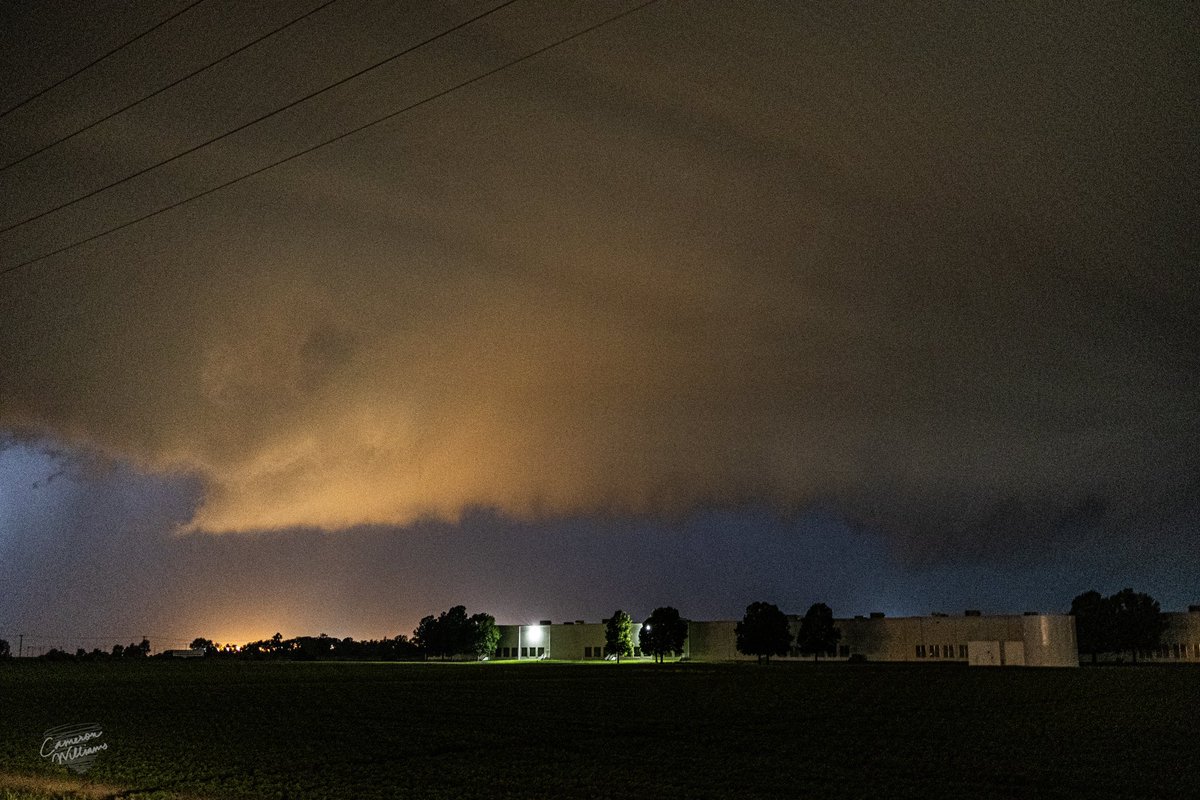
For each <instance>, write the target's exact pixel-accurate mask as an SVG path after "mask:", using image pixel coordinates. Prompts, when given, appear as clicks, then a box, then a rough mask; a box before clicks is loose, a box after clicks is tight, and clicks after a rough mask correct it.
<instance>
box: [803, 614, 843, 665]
mask: <svg viewBox="0 0 1200 800" xmlns="http://www.w3.org/2000/svg"><path fill="white" fill-rule="evenodd" d="M841 639H842V632H841V631H840V630H838V629H837V628H836V627H834V625H833V611H831V610H830V608H829V606H827V605H825V604H824V603H813V605H812V606H811V607H810V608H809V609H808V612H807V613H806V614H805V615H804V619H803V620H801V621H800V632H799V634H797V636H796V645H797V646H798V647H799V648H800V652H801V653H803V654H804V655H809V654H812V657H813V661H816V660H817V659H818V658H820V657H821V653H827V652H829V651H830V650H833V649H834V648H836V647H837V643H838V642H840V641H841Z"/></svg>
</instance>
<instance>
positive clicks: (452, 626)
mask: <svg viewBox="0 0 1200 800" xmlns="http://www.w3.org/2000/svg"><path fill="white" fill-rule="evenodd" d="M438 628H439V629H440V631H441V637H442V657H443V658H445V657H446V656H460V655H465V654H467V653H471V652H473V651H474V650H475V635H474V631H472V630H471V620H470V618H469V617H468V616H467V609H466V607H465V606H454V608H451V609H450V610H449V611H443V612H442V613H441V614H438Z"/></svg>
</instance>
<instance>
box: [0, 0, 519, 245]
mask: <svg viewBox="0 0 1200 800" xmlns="http://www.w3.org/2000/svg"><path fill="white" fill-rule="evenodd" d="M515 2H517V0H504V2H503V3H501V4H500V5H498V6H495V7H494V8H491V9H489V10H487V11H485V12H483V13H482V14H478V15H476V16H474V17H471V18H470V19H468V20H466V21H465V22H460V23H459V24H457V25H455V26H454V27H452V28H449V29H447V30H444V31H442V32H441V33H438V34H435V35H433V36H430V37H429V38H428V39H425V40H424V41H422V42H419V43H417V44H414V45H412V46H411V47H406V48H405V49H404V50H401V51H400V52H399V53H394V54H393V55H390V56H388V57H387V58H385V59H383V60H382V61H377V62H375V63H374V64H372V65H371V66H369V67H364V68H363V69H360V70H359V71H358V72H355V73H354V74H353V75H347V76H346V77H344V78H341V79H339V80H336V81H334V82H333V83H331V84H329V85H328V86H325V87H324V88H321V89H317V90H316V91H315V92H310V93H309V94H306V95H304V96H303V97H300V98H297V99H295V100H292V101H291V102H290V103H287V104H286V105H282V106H280V107H279V108H277V109H275V110H274V111H268V112H267V113H266V114H263V115H262V116H259V117H256V118H255V119H252V120H250V121H249V122H243V123H242V124H241V125H238V126H237V127H236V128H231V129H230V130H227V131H225V132H224V133H222V134H219V135H217V136H214V137H212V138H211V139H208V140H207V141H203V142H200V143H199V144H196V145H192V146H191V147H189V148H187V149H186V150H181V151H180V152H178V153H176V154H175V155H173V156H170V157H168V158H165V159H163V160H162V161H159V162H157V163H154V164H151V165H150V166H148V167H143V168H142V169H139V170H138V171H137V172H134V173H131V174H129V175H126V176H125V177H124V178H120V179H119V180H115V181H113V182H112V183H109V184H106V185H104V186H101V187H100V188H98V189H93V190H92V191H90V192H87V193H86V194H82V195H80V196H79V197H76V198H75V199H74V200H68V201H67V202H65V203H59V204H58V205H56V206H54V207H53V208H48V209H46V210H45V211H40V212H38V213H37V214H34V215H33V216H31V217H26V218H25V219H23V220H21V221H19V222H13V223H11V224H9V225H6V226H4V227H3V228H0V233H8V232H9V231H11V230H13V229H15V228H19V227H21V226H22V225H27V224H29V223H30V222H34V221H35V220H39V219H41V218H42V217H47V216H49V215H51V214H53V213H55V212H57V211H62V210H63V209H64V208H69V207H70V206H73V205H75V204H76V203H81V202H83V201H84V200H87V199H88V198H89V197H95V196H96V195H98V194H100V193H101V192H106V191H108V190H109V189H113V188H115V187H117V186H120V185H121V184H123V183H128V182H129V181H131V180H133V179H134V178H138V177H141V176H142V175H145V174H146V173H147V172H152V171H154V170H156V169H158V168H159V167H163V166H166V165H167V164H170V163H171V162H173V161H178V160H179V159H181V158H183V157H184V156H187V155H191V154H192V153H194V152H196V151H197V150H201V149H203V148H205V147H208V146H209V145H210V144H215V143H216V142H219V141H221V140H222V139H225V138H227V137H229V136H232V135H233V134H235V133H238V132H240V131H244V130H245V129H246V128H249V127H251V126H253V125H257V124H258V123H260V122H262V121H263V120H266V119H270V118H271V117H273V116H275V115H276V114H281V113H283V112H284V111H287V110H288V109H289V108H294V107H295V106H298V105H300V104H301V103H304V102H307V101H308V100H311V99H313V98H314V97H316V96H317V95H320V94H324V93H325V92H328V91H329V90H331V89H335V88H337V87H338V86H341V85H343V84H345V83H348V82H349V81H352V80H354V79H355V78H359V77H361V76H363V75H365V74H366V73H368V72H370V71H372V70H375V69H378V68H380V67H382V66H383V65H385V64H388V63H390V62H392V61H395V60H396V59H398V58H400V57H402V56H406V55H408V54H409V53H412V52H413V51H415V50H419V49H420V48H422V47H424V46H425V45H427V44H432V43H433V42H436V41H437V40H438V39H441V38H443V37H445V36H449V35H450V34H452V33H454V32H455V31H457V30H460V29H462V28H465V27H467V26H468V25H471V24H472V23H475V22H478V21H479V20H481V19H483V18H484V17H487V16H490V15H491V14H494V13H496V12H497V11H499V10H500V9H502V8H505V7H506V6H510V5H512V4H513V3H515Z"/></svg>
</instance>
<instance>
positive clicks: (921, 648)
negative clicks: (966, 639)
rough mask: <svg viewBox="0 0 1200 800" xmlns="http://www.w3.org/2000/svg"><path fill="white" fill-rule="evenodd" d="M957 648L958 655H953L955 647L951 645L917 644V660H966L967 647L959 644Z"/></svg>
mask: <svg viewBox="0 0 1200 800" xmlns="http://www.w3.org/2000/svg"><path fill="white" fill-rule="evenodd" d="M957 648H958V655H955V654H954V653H955V645H952V644H928V645H926V644H919V645H917V658H966V657H967V646H966V645H965V644H960V645H958V646H957Z"/></svg>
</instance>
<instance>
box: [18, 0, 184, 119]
mask: <svg viewBox="0 0 1200 800" xmlns="http://www.w3.org/2000/svg"><path fill="white" fill-rule="evenodd" d="M203 2H204V0H195V1H194V2H192V3H188V4H187V5H186V6H184V7H183V8H181V9H179V10H178V11H176V12H175V13H174V14H172V15H171V16H169V17H167V18H166V19H164V20H163V21H162V22H159V23H157V24H155V25H152V26H151V27H149V28H147V29H146V30H144V31H142V32H141V33H139V34H138V35H137V36H135V37H133V38H132V39H130V40H129V41H127V42H125V43H124V44H121V45H118V46H117V47H114V48H113V49H112V50H109V51H108V52H107V53H105V54H104V55H102V56H100V57H99V58H97V59H95V60H93V61H90V62H88V63H87V64H84V65H83V66H82V67H80V68H79V69H77V70H75V71H74V72H72V73H71V74H70V75H68V76H67V77H65V78H60V79H59V80H57V81H55V82H54V83H52V84H50V85H49V86H47V87H46V88H45V89H42V90H41V91H40V92H36V93H35V94H32V95H30V96H29V97H26V98H25V99H24V100H22V101H21V102H19V103H17V104H16V105H15V106H10V107H9V108H6V109H4V110H3V111H0V119H3V118H4V117H7V116H8V115H9V114H11V113H12V112H14V111H16V110H17V109H18V108H20V107H21V106H23V105H25V104H26V103H31V102H33V101H34V100H36V99H38V98H39V97H41V96H42V95H44V94H45V93H46V92H48V91H50V90H51V89H56V88H58V87H59V86H62V85H63V84H64V83H66V82H67V81H69V80H71V78H74V77H75V76H76V75H79V74H80V73H82V72H86V71H87V70H89V69H91V68H92V67H94V66H96V65H97V64H99V63H100V62H101V61H103V60H104V59H106V58H108V57H109V56H111V55H113V54H115V53H118V52H120V51H121V50H124V49H125V48H126V47H129V45H131V44H133V43H134V42H136V41H137V40H138V39H141V38H142V37H143V36H148V35H149V34H151V33H154V31H156V30H158V29H159V28H161V27H162V26H163V25H166V24H167V23H168V22H170V21H171V20H173V19H175V18H176V17H179V16H182V15H184V14H186V13H187V12H189V11H191V10H192V9H193V8H195V7H196V6H198V5H200V4H201V3H203Z"/></svg>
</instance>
